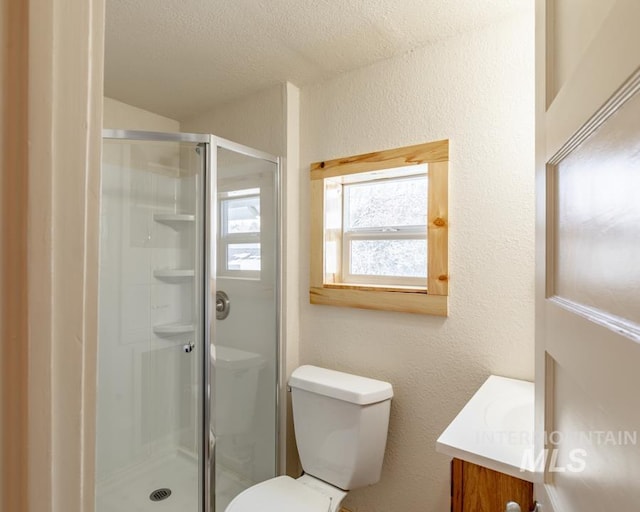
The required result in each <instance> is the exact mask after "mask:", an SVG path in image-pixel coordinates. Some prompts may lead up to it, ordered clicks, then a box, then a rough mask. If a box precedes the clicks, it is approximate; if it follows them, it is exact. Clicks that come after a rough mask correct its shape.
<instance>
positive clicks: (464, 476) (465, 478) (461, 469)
mask: <svg viewBox="0 0 640 512" xmlns="http://www.w3.org/2000/svg"><path fill="white" fill-rule="evenodd" d="M509 501H515V502H516V503H518V504H519V505H520V508H521V509H522V512H528V511H529V510H532V509H533V506H534V502H533V484H532V483H531V482H527V481H525V480H520V479H519V478H514V477H512V476H509V475H505V474H504V473H498V472H497V471H493V470H491V469H487V468H485V467H482V466H478V465H477V464H472V463H471V462H466V461H463V460H460V459H453V460H452V461H451V512H504V511H505V509H506V505H507V503H508V502H509Z"/></svg>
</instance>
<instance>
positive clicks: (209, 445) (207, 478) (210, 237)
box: [102, 129, 284, 512]
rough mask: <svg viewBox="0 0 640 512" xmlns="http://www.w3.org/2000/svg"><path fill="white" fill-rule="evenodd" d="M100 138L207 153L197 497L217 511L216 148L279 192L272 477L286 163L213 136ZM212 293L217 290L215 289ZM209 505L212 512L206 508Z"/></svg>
mask: <svg viewBox="0 0 640 512" xmlns="http://www.w3.org/2000/svg"><path fill="white" fill-rule="evenodd" d="M102 139H103V140H104V139H111V140H132V141H141V142H144V141H146V142H191V143H197V144H201V145H202V147H203V148H204V152H205V154H204V161H203V164H204V166H203V167H204V168H203V187H202V189H203V190H202V191H201V193H200V200H201V201H202V215H203V219H202V228H201V230H200V232H201V235H202V237H203V238H202V240H203V246H202V257H203V258H204V260H203V263H202V270H203V272H202V283H201V286H202V291H203V297H202V307H201V314H202V318H203V325H202V343H203V347H202V361H201V362H200V364H201V368H200V369H201V375H202V390H201V398H202V401H201V404H200V408H201V409H200V412H201V418H202V421H201V425H200V428H201V435H200V440H199V443H200V446H201V453H200V454H199V457H198V458H199V466H200V467H199V471H198V474H199V479H200V482H199V483H198V484H199V488H200V489H201V492H200V493H199V496H198V505H199V506H198V509H199V512H216V511H215V494H214V493H215V467H214V465H215V449H214V445H215V439H214V438H212V436H211V356H210V354H211V345H212V341H214V338H215V336H213V334H214V329H215V311H214V309H212V304H213V301H212V299H211V296H212V292H213V293H215V289H216V286H215V285H216V261H215V260H216V254H217V247H216V248H215V249H214V245H215V244H216V240H217V236H216V232H217V215H218V213H217V175H218V165H217V163H218V162H217V154H218V148H223V149H226V150H229V151H234V152H236V153H239V154H242V155H245V156H249V157H252V158H257V159H261V160H266V161H268V162H271V163H273V164H275V165H276V172H275V180H274V188H275V197H274V201H275V214H276V226H275V230H276V233H275V237H276V243H275V247H276V254H275V261H276V269H275V270H276V275H275V300H276V308H275V310H276V329H275V331H276V332H275V335H276V379H275V382H274V386H275V389H276V393H275V409H276V410H275V439H274V444H275V454H274V472H275V474H276V475H277V474H279V473H280V469H281V464H282V461H281V452H280V449H279V443H280V440H281V439H282V435H281V433H282V431H281V429H282V427H283V425H282V424H281V423H282V421H281V408H282V407H283V404H282V396H281V394H282V385H281V378H282V369H283V358H284V353H283V350H282V339H283V335H282V334H283V333H282V325H283V322H282V311H283V308H282V303H281V301H282V276H283V272H282V257H281V255H282V221H283V219H282V216H281V214H282V194H281V175H280V173H281V170H282V166H281V164H282V159H281V158H279V157H276V156H273V155H271V154H269V153H266V152H264V151H260V150H257V149H254V148H251V147H249V146H245V145H243V144H239V143H237V142H233V141H230V140H228V139H224V138H222V137H217V136H215V135H212V134H200V133H179V132H177V133H170V132H154V131H144V130H122V129H103V130H102ZM212 288H213V289H212ZM207 505H208V508H207Z"/></svg>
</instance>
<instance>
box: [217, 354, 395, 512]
mask: <svg viewBox="0 0 640 512" xmlns="http://www.w3.org/2000/svg"><path fill="white" fill-rule="evenodd" d="M289 387H290V388H291V393H292V406H293V422H294V428H295V435H296V442H297V445H298V451H299V454H300V461H301V463H302V469H303V471H304V474H303V475H302V476H301V477H300V478H297V479H293V478H291V477H288V476H279V477H276V478H272V479H270V480H267V481H265V482H262V483H259V484H256V485H254V486H252V487H250V488H249V489H247V490H245V491H243V492H242V493H240V494H239V495H238V496H236V497H235V498H234V499H233V501H232V502H231V503H230V504H229V506H228V507H227V508H226V512H258V511H260V512H337V511H338V510H339V508H340V504H341V503H342V501H343V500H344V498H345V496H346V495H347V493H348V491H350V490H351V489H356V488H359V487H364V486H367V485H372V484H375V483H376V482H377V481H378V480H379V479H380V473H381V471H382V461H383V458H384V450H385V446H386V441H387V429H388V425H389V410H390V405H391V398H392V397H393V388H392V387H391V384H389V383H388V382H382V381H379V380H374V379H369V378H366V377H360V376H357V375H351V374H348V373H343V372H337V371H334V370H327V369H325V368H319V367H317V366H309V365H307V366H301V367H300V368H297V369H296V370H295V371H294V372H293V373H292V374H291V378H290V380H289Z"/></svg>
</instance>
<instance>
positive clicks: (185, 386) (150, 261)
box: [96, 132, 210, 512]
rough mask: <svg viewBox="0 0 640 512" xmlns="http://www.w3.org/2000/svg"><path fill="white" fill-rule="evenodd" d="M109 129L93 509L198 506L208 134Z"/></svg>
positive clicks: (195, 511)
mask: <svg viewBox="0 0 640 512" xmlns="http://www.w3.org/2000/svg"><path fill="white" fill-rule="evenodd" d="M111 135H112V136H113V137H116V138H111V139H109V138H105V140H104V144H103V167H102V190H101V219H100V220H101V222H100V281H99V300H100V304H99V342H98V395H97V396H98V400H97V434H96V436H97V438H96V445H97V447H96V458H97V460H96V511H97V512H129V511H139V512H145V511H149V512H152V511H160V510H172V511H173V510H179V511H181V512H200V511H202V510H203V503H204V481H205V478H207V476H206V475H205V473H206V471H207V469H206V467H207V466H206V464H205V462H206V461H205V460H204V458H205V457H207V456H208V444H207V446H205V443H204V441H203V440H204V439H205V437H206V436H207V435H208V429H206V430H207V432H204V430H205V429H204V428H203V425H204V424H205V421H207V418H205V417H204V416H205V415H206V412H205V408H204V407H203V404H204V401H205V394H206V392H207V390H206V384H207V372H208V369H207V368H206V366H207V365H208V348H205V347H208V336H206V335H205V328H204V326H205V320H206V318H205V307H206V304H205V298H204V297H205V287H204V286H205V285H204V283H205V272H208V269H205V263H204V261H205V259H204V254H205V248H204V240H205V226H204V219H205V202H204V199H205V179H206V173H205V168H206V164H207V158H208V156H207V152H208V151H209V145H208V144H207V142H208V141H209V140H210V138H209V137H208V136H194V135H188V134H175V135H169V134H165V135H162V134H153V133H142V132H122V133H116V132H114V133H112V134H111ZM154 139H155V140H154ZM207 289H208V286H207ZM204 361H207V363H206V364H205V363H204Z"/></svg>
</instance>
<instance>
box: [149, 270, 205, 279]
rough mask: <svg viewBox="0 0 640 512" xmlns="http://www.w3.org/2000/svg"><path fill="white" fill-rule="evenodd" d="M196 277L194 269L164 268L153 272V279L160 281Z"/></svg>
mask: <svg viewBox="0 0 640 512" xmlns="http://www.w3.org/2000/svg"><path fill="white" fill-rule="evenodd" d="M195 275H196V271H195V270H193V269H182V268H162V269H157V270H154V271H153V277H156V278H158V279H166V280H167V281H173V280H176V281H178V280H180V281H182V280H184V279H189V278H191V277H193V276H195Z"/></svg>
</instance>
